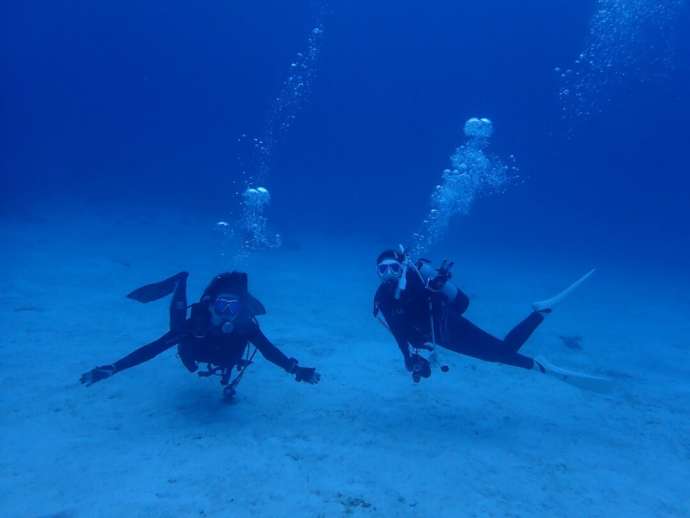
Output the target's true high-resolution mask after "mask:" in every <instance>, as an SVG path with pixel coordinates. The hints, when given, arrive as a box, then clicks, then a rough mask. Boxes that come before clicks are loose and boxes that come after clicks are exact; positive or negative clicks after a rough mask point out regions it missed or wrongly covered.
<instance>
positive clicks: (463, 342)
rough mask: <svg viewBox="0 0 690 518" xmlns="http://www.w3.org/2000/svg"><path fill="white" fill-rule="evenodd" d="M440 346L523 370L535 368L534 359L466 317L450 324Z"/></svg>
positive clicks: (456, 318) (454, 319)
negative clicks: (512, 347) (520, 352)
mask: <svg viewBox="0 0 690 518" xmlns="http://www.w3.org/2000/svg"><path fill="white" fill-rule="evenodd" d="M528 318H529V317H528ZM532 325H533V324H532ZM537 325H538V324H537ZM525 327H527V326H525ZM534 327H536V326H534ZM526 330H527V329H526ZM533 330H534V329H532V330H530V331H529V332H530V333H531V332H532V331H533ZM522 336H523V335H521V336H520V338H521V337H522ZM528 336H529V334H527V336H525V337H524V338H525V340H526V339H527V337H528ZM440 345H442V346H443V347H445V348H446V349H450V350H451V351H455V352H457V353H460V354H464V355H467V356H472V357H473V358H477V359H479V360H484V361H488V362H493V363H503V364H506V365H512V366H514V367H521V368H523V369H532V368H533V367H534V360H533V359H532V358H529V357H527V356H524V355H522V354H519V353H517V350H515V349H511V347H510V346H509V345H508V344H507V343H506V342H505V341H504V340H501V339H499V338H496V337H495V336H492V335H490V334H489V333H487V332H486V331H484V330H483V329H481V328H479V327H478V326H476V325H474V324H473V323H472V322H470V321H469V320H467V319H466V318H464V317H455V318H453V319H452V320H451V321H450V322H449V325H448V331H447V336H445V337H444V343H441V344H440Z"/></svg>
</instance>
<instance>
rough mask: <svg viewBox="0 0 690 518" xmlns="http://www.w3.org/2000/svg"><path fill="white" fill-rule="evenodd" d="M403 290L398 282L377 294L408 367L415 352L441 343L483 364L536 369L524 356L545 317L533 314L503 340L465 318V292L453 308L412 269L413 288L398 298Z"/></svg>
mask: <svg viewBox="0 0 690 518" xmlns="http://www.w3.org/2000/svg"><path fill="white" fill-rule="evenodd" d="M397 287H398V283H397V282H389V283H384V284H381V285H380V286H379V288H378V290H377V291H376V296H375V298H374V307H375V311H376V310H378V311H380V312H381V313H382V314H383V316H384V317H385V319H386V322H387V324H388V326H389V327H390V330H391V332H392V333H393V336H394V337H395V340H396V342H397V343H398V347H400V351H401V352H402V354H403V356H404V357H405V364H406V365H409V362H410V346H412V347H419V346H421V345H423V344H425V343H428V342H431V341H432V339H434V338H435V341H436V344H437V345H441V346H443V347H445V348H446V349H450V350H451V351H455V352H457V353H460V354H465V355H467V356H472V357H474V358H479V359H481V360H485V361H489V362H497V363H504V364H507V365H514V366H516V367H523V368H525V369H531V368H532V367H533V366H534V360H532V358H529V357H527V356H524V355H522V354H520V353H518V351H519V349H520V347H522V345H523V344H524V343H525V342H526V341H527V339H528V338H529V337H530V335H531V334H532V333H533V332H534V330H535V329H536V328H537V326H539V324H541V322H542V321H543V320H544V316H543V315H542V314H541V313H538V312H533V313H531V314H530V315H529V316H528V317H527V318H526V319H525V320H523V321H522V322H520V323H519V324H518V325H517V326H515V327H514V328H513V329H512V330H511V331H510V332H509V333H508V334H507V335H506V337H505V338H504V339H503V340H501V339H499V338H496V337H494V336H492V335H490V334H489V333H487V332H486V331H483V330H482V329H480V328H479V327H477V326H476V325H474V324H473V323H472V322H470V321H469V320H467V319H466V318H464V317H463V316H462V314H463V313H464V312H465V310H466V309H467V307H468V306H469V299H468V297H467V295H465V294H464V293H462V292H461V291H458V295H457V297H456V299H455V300H454V301H453V302H452V303H449V302H447V300H446V297H445V295H443V294H442V293H440V292H433V291H431V290H429V289H428V288H427V287H426V286H425V283H424V282H423V280H422V279H421V278H420V275H419V274H418V272H417V271H416V270H414V269H412V268H410V269H408V270H407V287H406V288H405V289H404V290H402V291H401V292H400V296H399V297H398V298H396V291H397ZM432 317H433V318H432ZM432 320H433V323H434V328H433V331H434V333H433V336H432V332H431V331H432V329H431V322H432Z"/></svg>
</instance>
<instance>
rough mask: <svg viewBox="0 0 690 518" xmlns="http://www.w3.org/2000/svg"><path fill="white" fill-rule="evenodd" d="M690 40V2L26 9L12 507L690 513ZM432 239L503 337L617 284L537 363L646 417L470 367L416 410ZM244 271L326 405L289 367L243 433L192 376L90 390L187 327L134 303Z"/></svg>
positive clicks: (152, 371) (236, 415)
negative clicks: (414, 341) (404, 303)
mask: <svg viewBox="0 0 690 518" xmlns="http://www.w3.org/2000/svg"><path fill="white" fill-rule="evenodd" d="M689 27H690V9H689V7H688V3H687V2H686V1H684V0H663V1H652V0H627V1H626V0H582V1H578V2H571V1H565V0H551V1H546V0H533V1H523V2H517V1H508V0H487V1H483V2H460V1H450V0H439V1H434V2H412V1H407V0H402V1H397V2H392V1H389V0H381V1H378V2H362V1H350V2H345V1H342V0H330V1H329V2H328V3H326V2H319V1H301V0H300V1H292V2H284V1H282V2H281V1H276V0H273V1H267V0H255V1H252V2H229V1H218V0H212V1H208V2H197V3H192V2H160V1H156V0H154V1H149V2H143V3H142V2H131V1H127V0H121V1H118V2H112V1H106V2H82V1H64V0H57V1H53V2H36V1H24V2H9V3H7V4H5V5H3V7H2V15H0V41H1V42H2V49H3V52H2V56H1V58H0V59H1V63H2V70H3V74H2V77H3V81H2V97H1V98H0V110H1V115H2V116H1V118H0V120H1V122H0V124H1V125H2V126H1V130H0V131H2V144H1V145H2V153H1V155H0V156H1V158H0V160H2V162H1V164H0V171H1V182H2V184H1V185H0V190H1V193H2V195H1V196H2V199H1V200H0V227H1V228H2V240H3V242H4V246H3V254H2V256H3V257H2V262H1V263H0V264H2V266H3V270H4V271H5V276H4V279H3V280H2V281H1V283H0V289H2V293H1V294H0V304H1V305H2V317H0V318H1V319H2V320H1V322H2V324H3V328H4V329H6V330H8V331H6V332H7V337H6V339H5V340H3V341H2V342H3V343H2V345H1V346H0V351H1V354H2V358H3V359H2V362H1V364H0V373H1V374H2V388H3V390H2V396H0V402H1V404H2V411H3V415H4V416H5V417H4V418H3V421H5V423H6V424H4V425H3V427H2V428H3V431H2V432H1V434H2V436H4V438H3V439H2V441H0V442H2V443H3V445H2V449H3V452H2V458H3V460H2V468H3V471H5V472H6V473H7V476H3V477H2V478H3V481H2V482H1V483H0V487H1V490H0V493H1V494H3V495H4V496H0V508H3V509H4V511H2V514H3V515H4V516H119V515H123V514H129V515H133V516H139V515H141V516H144V515H146V516H154V515H155V516H174V515H179V516H188V515H192V514H197V515H209V516H248V515H252V516H341V515H352V514H354V515H357V516H359V515H361V516H507V515H511V516H526V515H530V516H534V515H544V516H608V515H610V514H611V513H614V512H616V513H620V514H621V515H623V516H690V506H689V502H690V498H689V497H688V495H687V480H688V476H689V475H690V467H689V466H690V434H689V432H688V429H687V428H688V427H687V424H688V422H690V421H689V419H690V404H689V403H688V401H689V399H688V396H690V381H688V380H689V379H690V378H689V376H690V363H689V358H688V354H689V352H690V343H689V342H688V336H690V322H689V321H688V314H689V311H690V295H689V293H690V291H689V290H690V275H689V274H688V265H690V231H689V225H688V222H689V221H690V203H689V202H688V200H689V199H690V195H689V191H690V176H689V174H690V156H689V155H688V150H689V148H690V133H689V127H690V126H689V125H690V98H689V97H688V92H690V31H688V28H689ZM473 117H477V118H487V119H490V121H491V124H492V128H493V132H492V133H491V134H490V136H489V137H488V138H486V139H485V140H483V141H482V142H481V146H479V148H476V149H479V151H476V149H475V148H472V142H473V140H472V137H471V136H468V135H466V134H465V133H464V131H463V128H464V125H465V123H466V121H468V120H469V119H470V118H473ZM468 142H469V144H468ZM463 145H465V146H467V145H469V148H467V147H465V148H462V147H461V148H460V151H461V152H463V153H464V152H465V151H467V149H470V151H472V149H475V151H476V152H477V153H480V154H481V156H480V163H481V164H483V165H480V166H479V170H478V171H479V172H478V173H477V174H478V175H479V176H480V177H481V179H480V181H479V183H477V184H472V186H471V189H470V191H471V192H468V191H467V188H466V186H465V188H464V190H463V188H461V187H459V186H458V185H459V184H455V183H453V182H454V181H455V180H454V178H455V177H454V176H453V174H454V173H453V171H454V169H453V168H454V167H456V166H457V163H456V162H453V160H452V159H451V157H452V156H453V154H454V153H456V150H458V148H459V146H463ZM463 150H464V151H463ZM462 156H465V155H462ZM462 156H461V158H462ZM472 156H474V157H475V158H476V155H472ZM482 160H485V161H484V162H482ZM486 164H489V165H488V166H487V165H486ZM475 165H476V163H475ZM464 167H469V168H470V169H472V167H473V166H472V163H471V160H470V161H467V162H466V163H465V165H464ZM444 170H445V171H447V172H446V173H445V176H444ZM475 171H477V170H475ZM492 174H498V176H499V177H500V178H498V180H496V177H494V176H492V177H491V178H489V182H488V183H490V184H491V185H490V186H489V187H490V188H487V189H484V187H483V186H484V184H482V183H481V182H483V181H485V180H486V175H489V176H491V175H492ZM449 175H450V176H449ZM449 178H450V179H449ZM444 182H445V183H444ZM437 185H441V186H442V187H441V188H442V189H446V191H444V192H447V191H450V195H451V196H455V198H453V199H454V200H455V201H453V200H451V201H450V202H449V201H448V199H447V198H446V199H445V202H439V199H438V197H436V198H434V195H433V193H438V192H439V190H438V189H437V188H436V186H437ZM463 185H464V184H463ZM260 186H262V187H265V188H267V189H268V191H269V192H270V203H267V204H266V205H265V206H264V205H263V204H261V206H260V207H259V208H258V209H256V207H255V208H254V209H252V207H249V208H248V205H251V203H250V202H248V198H247V196H246V195H245V192H246V189H247V188H256V187H260ZM444 186H445V187H444ZM458 200H460V202H458ZM444 203H445V204H444ZM257 210H258V212H257ZM433 210H436V211H437V213H438V211H440V212H441V214H442V215H443V217H442V218H441V220H440V223H439V222H436V223H435V221H437V220H434V218H433V217H432V218H431V219H430V217H429V214H434V213H433V212H430V211H433ZM247 218H249V219H253V223H257V219H258V227H254V228H255V229H256V228H258V229H259V231H260V234H261V235H260V236H258V239H257V236H256V235H254V236H252V238H251V239H249V240H247V239H246V236H244V235H243V233H246V232H248V230H247V227H246V224H247ZM444 218H445V219H444ZM250 223H252V221H250ZM249 233H251V231H249ZM276 234H280V238H279V239H275V235H276ZM419 234H421V238H420V236H419ZM415 235H416V237H415ZM430 236H431V237H430ZM262 238H266V240H264V241H262ZM427 238H428V239H427ZM420 239H421V241H422V242H424V245H423V246H419V248H418V250H419V252H420V253H423V254H425V255H428V256H429V257H431V258H432V259H433V260H434V261H440V260H441V259H443V258H444V257H452V258H453V259H455V261H456V262H457V266H456V269H455V279H456V280H457V282H458V283H459V284H460V285H462V286H463V287H464V288H465V289H466V290H467V291H468V292H469V293H470V295H471V297H472V300H473V303H472V309H471V310H470V313H471V317H472V319H473V320H474V319H476V320H477V321H478V322H479V323H481V324H482V326H483V327H486V328H488V329H489V330H491V331H492V332H495V333H502V332H504V330H506V329H508V328H509V327H510V325H512V323H513V322H515V321H517V319H518V318H521V317H522V316H524V313H525V311H526V310H528V309H529V306H528V304H529V302H530V301H532V300H536V299H538V298H540V297H544V296H545V295H548V294H550V293H552V292H554V290H555V289H557V288H559V287H562V286H565V285H566V284H567V282H568V281H571V280H574V279H575V278H576V277H577V276H578V275H579V274H581V273H584V272H585V271H587V270H588V269H589V268H591V267H596V268H597V273H596V275H595V276H594V277H593V278H592V280H590V281H588V284H587V286H586V287H585V288H581V291H578V293H577V296H576V297H575V296H574V297H573V301H568V304H567V305H564V307H563V309H562V310H561V309H560V308H559V312H558V314H557V315H554V316H553V320H549V321H548V322H547V324H545V326H544V328H545V330H544V331H543V332H542V331H540V333H542V334H540V335H539V336H537V337H536V338H535V340H534V343H533V344H532V342H530V344H532V347H534V348H535V349H538V350H539V351H541V352H543V353H544V354H546V355H547V356H549V357H551V358H553V359H554V360H556V361H560V362H562V363H565V364H567V365H573V366H577V367H578V368H580V369H585V370H589V371H592V372H595V373H598V374H602V375H607V376H611V377H613V378H615V379H616V380H617V382H618V383H619V388H618V389H617V391H616V392H615V393H614V394H612V395H610V396H607V397H600V396H593V395H586V394H585V395H583V394H581V393H579V392H577V391H576V390H574V389H572V388H570V387H566V388H563V387H561V386H560V385H558V386H557V387H555V386H554V384H553V382H551V383H549V381H544V380H535V379H534V378H535V376H531V375H530V374H525V373H523V372H514V370H515V369H509V368H507V369H506V368H501V367H497V366H494V365H489V364H481V363H479V362H476V361H474V360H469V359H467V358H463V357H459V356H458V357H457V358H455V359H454V360H453V362H454V363H452V365H451V367H452V368H451V372H450V373H449V374H447V375H438V376H435V377H434V379H433V380H431V381H430V382H429V383H426V384H425V383H422V384H421V385H419V386H413V385H412V383H411V382H410V381H409V379H408V378H407V377H406V375H405V373H404V372H403V371H402V367H401V365H400V363H401V362H400V358H399V357H398V356H399V352H398V351H397V347H396V346H395V344H394V342H393V341H392V340H391V339H390V337H389V336H388V335H387V334H386V333H385V330H383V329H382V328H380V326H378V325H377V323H376V322H375V321H374V320H373V319H372V318H371V312H370V310H371V299H372V297H373V293H374V291H375V289H376V286H377V278H376V274H375V268H374V266H375V264H374V261H375V258H376V256H377V255H378V253H379V252H380V251H381V250H382V249H383V248H388V247H392V246H396V245H397V244H398V243H404V244H406V245H410V246H413V245H414V243H415V241H416V242H417V243H419V242H420ZM425 239H427V240H426V241H425ZM278 245H280V246H278ZM234 268H241V269H244V270H246V271H248V272H249V274H250V284H251V285H252V286H254V287H253V288H252V290H253V291H255V292H256V294H257V295H258V296H259V297H260V298H261V299H262V301H263V302H264V303H265V304H266V306H267V307H268V309H269V312H268V315H267V316H266V317H264V319H263V320H262V326H263V327H264V328H265V330H266V332H267V335H269V337H273V339H275V341H276V343H277V344H279V345H280V346H281V347H285V349H286V350H290V351H292V352H293V354H295V355H299V356H300V357H304V358H305V360H304V363H305V364H307V363H310V364H315V365H316V366H317V367H318V368H319V370H320V371H321V372H322V374H323V380H322V383H321V384H320V385H319V386H318V388H313V387H302V386H293V385H296V384H293V383H290V382H289V380H288V381H285V380H283V378H284V376H283V375H282V374H281V373H279V372H278V371H276V370H275V369H274V368H273V366H270V365H268V364H267V362H263V364H262V365H261V366H260V367H259V368H257V369H256V371H255V372H252V373H251V375H249V376H247V380H246V381H245V382H243V389H244V391H245V395H244V396H242V398H243V399H241V400H240V401H239V402H238V404H236V405H233V406H231V407H228V406H223V405H222V404H221V403H220V402H219V401H218V399H219V398H218V393H217V392H218V390H217V388H218V387H217V386H215V385H213V386H211V384H210V383H207V382H206V381H204V382H203V383H202V382H201V381H199V380H198V379H196V378H195V377H194V376H191V375H189V374H188V373H186V372H184V371H183V369H182V368H181V365H179V361H178V360H177V359H176V358H173V354H172V353H169V354H168V357H165V358H157V359H155V360H152V361H151V362H149V364H147V365H146V366H143V367H140V368H138V369H135V370H132V371H131V372H127V373H123V374H121V375H118V377H117V378H116V379H113V380H108V382H106V383H103V384H102V385H103V386H101V384H99V385H98V386H97V387H93V388H90V389H88V390H87V389H85V388H82V387H80V386H78V383H77V381H78V377H79V374H80V373H81V372H83V371H85V370H86V369H88V368H90V367H92V366H93V365H99V364H101V363H105V362H109V361H114V360H115V359H117V358H119V357H121V356H122V355H124V354H126V353H127V352H129V351H130V350H132V349H133V348H134V347H136V346H139V345H141V344H143V343H146V342H147V341H149V340H150V339H151V338H152V337H154V336H158V335H157V334H156V333H158V334H160V333H159V332H158V331H160V330H162V329H164V327H165V325H166V323H165V318H166V310H165V308H164V307H163V306H164V305H159V306H157V307H156V308H153V307H150V308H149V307H146V308H141V307H132V305H131V304H129V303H128V302H127V301H126V300H125V299H124V297H123V295H124V294H125V293H127V292H128V291H130V290H131V289H132V288H134V287H136V286H138V285H141V284H143V283H145V282H149V281H153V280H157V279H160V278H163V277H165V276H168V275H171V274H172V273H175V272H177V271H179V270H183V269H184V270H188V271H190V272H191V277H190V283H191V290H190V291H191V295H190V296H191V298H192V299H194V298H195V297H196V293H197V292H198V291H200V290H201V289H202V288H203V286H205V284H206V283H207V282H208V279H210V278H211V277H212V276H213V275H214V274H215V273H217V272H218V271H224V270H232V269H234ZM472 311H474V313H472ZM547 326H548V328H547ZM568 339H571V340H568ZM568 344H570V345H568ZM574 345H576V346H574ZM532 352H534V351H532ZM153 364H155V365H153ZM296 416H297V417H296ZM7 423H9V425H8V424H7ZM219 457H220V458H222V462H221V465H222V466H224V467H223V468H220V469H218V468H216V469H211V468H210V466H211V465H214V466H215V465H216V464H217V462H216V461H217V460H218V459H219ZM238 472H239V474H238ZM171 480H172V481H173V482H171ZM3 500H4V502H3Z"/></svg>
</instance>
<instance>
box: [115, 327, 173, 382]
mask: <svg viewBox="0 0 690 518" xmlns="http://www.w3.org/2000/svg"><path fill="white" fill-rule="evenodd" d="M181 339H182V334H180V333H176V332H172V331H169V332H167V333H165V334H164V335H163V336H161V337H160V338H159V339H158V340H156V341H155V342H151V343H150V344H146V345H144V346H142V347H139V349H137V350H136V351H134V352H131V353H129V354H128V355H127V356H125V357H124V358H121V359H119V360H118V361H116V362H115V363H114V364H113V365H114V367H115V372H120V371H123V370H125V369H129V368H130V367H134V366H136V365H139V364H140V363H144V362H146V361H149V360H150V359H152V358H154V357H156V356H158V355H159V354H160V353H162V352H163V351H167V350H168V349H170V348H171V347H172V346H173V345H176V344H177V343H179V341H180V340H181Z"/></svg>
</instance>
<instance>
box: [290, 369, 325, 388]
mask: <svg viewBox="0 0 690 518" xmlns="http://www.w3.org/2000/svg"><path fill="white" fill-rule="evenodd" d="M293 373H294V374H295V380H297V381H304V382H306V383H311V384H312V385H316V384H317V383H318V382H319V381H320V380H321V375H320V374H319V373H318V372H316V369H314V368H311V367H295V370H294V371H293Z"/></svg>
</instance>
